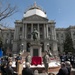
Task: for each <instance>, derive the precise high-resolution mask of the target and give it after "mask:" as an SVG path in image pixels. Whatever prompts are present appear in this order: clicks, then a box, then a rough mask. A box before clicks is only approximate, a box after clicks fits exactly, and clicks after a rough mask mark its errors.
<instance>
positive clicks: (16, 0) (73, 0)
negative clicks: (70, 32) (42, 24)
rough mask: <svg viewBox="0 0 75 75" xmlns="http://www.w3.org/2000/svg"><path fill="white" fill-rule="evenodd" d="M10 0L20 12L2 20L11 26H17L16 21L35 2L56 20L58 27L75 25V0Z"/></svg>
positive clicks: (48, 15) (49, 17)
mask: <svg viewBox="0 0 75 75" xmlns="http://www.w3.org/2000/svg"><path fill="white" fill-rule="evenodd" d="M4 1H6V0H4ZM8 2H9V3H10V4H11V5H12V6H14V5H16V6H17V7H18V12H16V13H15V14H14V15H12V16H11V17H9V18H6V19H4V20H2V21H1V23H3V24H5V25H7V26H9V27H15V24H14V22H15V21H16V20H21V19H22V18H23V14H24V12H25V10H26V9H27V8H28V7H30V6H31V5H33V4H34V3H35V2H36V4H37V5H38V6H40V7H41V8H42V9H44V11H46V14H47V17H48V19H49V20H55V22H56V25H55V26H56V28H67V27H69V26H74V25H75V0H8Z"/></svg>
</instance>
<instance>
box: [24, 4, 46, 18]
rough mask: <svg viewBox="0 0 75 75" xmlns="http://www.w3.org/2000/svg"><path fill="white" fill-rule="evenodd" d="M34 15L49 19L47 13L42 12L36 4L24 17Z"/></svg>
mask: <svg viewBox="0 0 75 75" xmlns="http://www.w3.org/2000/svg"><path fill="white" fill-rule="evenodd" d="M32 15H38V16H41V17H44V18H47V15H46V12H45V11H44V10H42V9H41V8H40V7H39V6H37V5H36V3H34V5H33V6H31V7H30V8H29V9H28V10H27V11H26V12H25V13H24V17H25V18H26V17H29V16H32Z"/></svg>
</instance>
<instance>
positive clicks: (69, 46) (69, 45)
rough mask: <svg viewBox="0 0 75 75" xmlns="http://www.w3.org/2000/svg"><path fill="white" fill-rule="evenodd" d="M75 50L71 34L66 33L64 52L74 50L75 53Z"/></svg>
mask: <svg viewBox="0 0 75 75" xmlns="http://www.w3.org/2000/svg"><path fill="white" fill-rule="evenodd" d="M73 51H74V48H73V42H72V38H71V34H70V33H66V39H65V41H64V52H66V53H68V52H72V53H73Z"/></svg>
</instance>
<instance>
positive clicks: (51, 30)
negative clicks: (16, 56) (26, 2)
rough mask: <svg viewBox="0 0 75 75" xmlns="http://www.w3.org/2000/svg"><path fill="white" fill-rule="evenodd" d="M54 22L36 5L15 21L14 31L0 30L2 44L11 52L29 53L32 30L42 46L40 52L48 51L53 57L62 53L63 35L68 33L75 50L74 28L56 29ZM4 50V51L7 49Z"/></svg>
mask: <svg viewBox="0 0 75 75" xmlns="http://www.w3.org/2000/svg"><path fill="white" fill-rule="evenodd" d="M55 24H56V22H55V21H54V20H49V19H48V18H47V14H46V12H45V11H44V10H43V9H42V8H41V7H39V6H38V5H37V4H36V3H34V5H33V6H31V7H30V8H28V10H27V11H25V12H24V16H23V18H22V19H21V20H16V21H15V29H10V28H2V30H1V33H2V37H3V44H4V46H6V45H7V46H6V47H7V48H9V49H10V50H12V52H14V53H17V52H20V50H24V51H26V52H29V51H30V42H33V41H34V40H33V35H32V34H31V33H32V32H33V30H34V28H35V29H36V30H37V31H38V32H39V35H38V42H39V43H40V44H42V52H44V51H45V50H48V49H50V50H51V51H52V53H53V54H54V55H57V54H58V51H60V52H62V51H63V42H64V40H65V33H66V32H68V31H69V32H70V33H71V37H72V41H73V46H74V48H75V39H74V38H75V35H74V34H75V26H69V27H68V28H56V27H55ZM7 48H5V49H7Z"/></svg>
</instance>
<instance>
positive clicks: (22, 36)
mask: <svg viewBox="0 0 75 75" xmlns="http://www.w3.org/2000/svg"><path fill="white" fill-rule="evenodd" d="M24 26H25V25H24V24H23V27H22V29H23V31H22V37H23V38H22V39H24V35H25V33H24V32H25V27H24Z"/></svg>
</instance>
